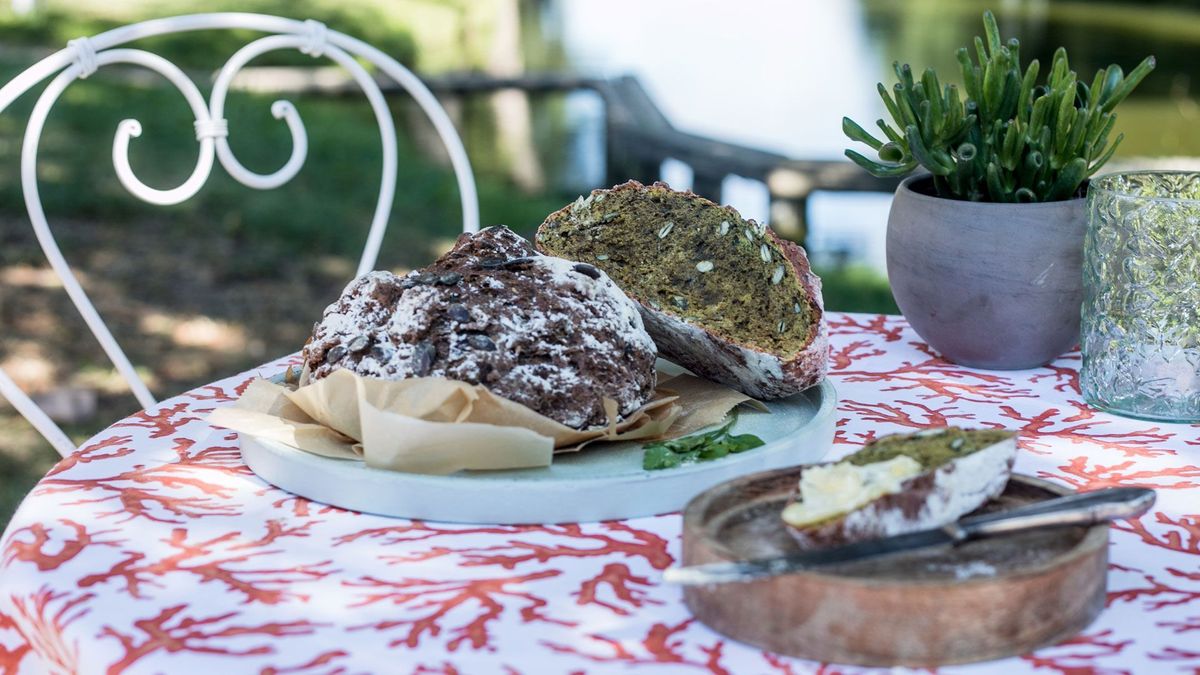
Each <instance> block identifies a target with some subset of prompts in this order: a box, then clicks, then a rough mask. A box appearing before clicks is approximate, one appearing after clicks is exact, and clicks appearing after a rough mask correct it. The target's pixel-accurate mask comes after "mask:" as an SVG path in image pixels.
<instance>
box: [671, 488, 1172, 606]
mask: <svg viewBox="0 0 1200 675" xmlns="http://www.w3.org/2000/svg"><path fill="white" fill-rule="evenodd" d="M1154 498H1155V494H1154V490H1149V489H1146V488H1132V487H1122V488H1107V489H1104V490H1094V491H1091V492H1081V493H1077V494H1073V495H1068V496H1066V497H1058V498H1056V499H1048V500H1046V501H1042V502H1037V503H1034V504H1030V505H1027V506H1022V507H1018V508H1015V509H1010V510H1007V511H1000V512H996V513H988V514H984V515H980V516H972V517H969V518H963V519H962V520H959V521H957V522H955V523H950V524H948V525H946V526H944V527H940V528H935V529H929V530H921V531H919V532H909V533H906V534H899V535H893V536H890V537H883V538H880V539H871V540H868V541H861V542H856V543H853V544H848V545H846V546H838V547H835V548H826V549H820V550H815V551H805V552H803V553H794V554H789V555H783V556H776V557H772V558H762V559H758V560H741V561H734V562H718V563H708V564H704V565H694V566H690V567H673V568H669V569H667V570H665V571H664V572H663V580H664V581H666V582H667V583H672V584H681V585H685V586H688V585H697V584H724V583H740V582H747V581H754V580H756V579H763V578H766V577H774V576H779V575H781V574H790V573H792V572H802V571H806V570H812V569H820V568H822V567H828V566H831V565H836V564H839V563H848V562H856V561H859V560H868V559H872V558H880V557H885V556H890V555H896V554H898V553H904V552H907V551H916V550H921V549H931V548H938V547H950V546H955V545H957V544H960V543H962V542H964V541H969V540H972V539H981V538H984V537H994V536H1001V535H1006V534H1014V533H1017V532H1026V531H1029V530H1035V529H1043V528H1051V527H1072V526H1089V525H1096V524H1099V523H1104V522H1108V521H1110V520H1118V519H1122V518H1136V517H1138V516H1140V515H1142V514H1143V513H1145V512H1146V511H1148V510H1149V509H1150V507H1151V506H1153V505H1154Z"/></svg>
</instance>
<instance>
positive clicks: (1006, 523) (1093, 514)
mask: <svg viewBox="0 0 1200 675" xmlns="http://www.w3.org/2000/svg"><path fill="white" fill-rule="evenodd" d="M1154 498H1155V495H1154V490H1149V489H1146V488H1136V487H1118V488H1106V489H1103V490H1094V491H1091V492H1081V493H1078V494H1073V495H1068V496H1066V497H1058V498H1057V499H1050V500H1047V501H1044V502H1038V503H1036V504H1030V505H1029V506H1022V507H1020V508H1015V509H1011V510H1008V511H1001V512H998V513H989V514H986V515H982V516H974V517H972V518H964V519H962V520H960V521H959V522H958V523H957V525H958V529H959V530H960V531H961V535H960V536H961V538H964V539H975V538H978V537H990V536H994V535H998V534H1008V533H1011V532H1018V531H1022V530H1034V529H1040V528H1044V527H1070V526H1074V525H1082V526H1089V525H1097V524H1099V523H1105V522H1108V521H1111V520H1121V519H1125V518H1137V517H1138V516H1140V515H1142V514H1143V513H1145V512H1146V511H1149V510H1150V507H1151V506H1153V505H1154Z"/></svg>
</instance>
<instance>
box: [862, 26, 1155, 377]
mask: <svg viewBox="0 0 1200 675" xmlns="http://www.w3.org/2000/svg"><path fill="white" fill-rule="evenodd" d="M983 24H984V29H985V33H986V38H979V37H976V38H975V45H974V47H975V48H974V56H975V58H974V59H972V54H971V52H970V51H969V50H968V49H966V48H962V49H960V50H959V51H958V62H959V64H960V65H961V70H962V72H961V76H962V82H963V91H964V93H965V94H966V96H965V99H964V97H963V96H962V95H960V91H959V88H958V87H957V86H955V85H953V84H951V85H947V86H945V87H943V86H942V85H941V84H940V82H939V81H938V76H937V74H936V73H935V72H934V71H933V70H932V69H929V70H926V71H925V73H924V74H923V75H921V77H920V79H916V78H914V76H913V72H912V69H911V68H910V67H909V66H908V65H903V66H902V65H900V64H898V63H897V64H896V65H895V71H896V76H897V78H898V79H899V81H898V82H897V83H896V84H895V86H894V87H893V89H892V91H891V92H889V91H888V90H887V89H886V88H885V87H884V85H883V84H880V85H879V95H880V96H881V97H882V98H883V101H884V104H885V105H886V106H887V110H888V113H889V114H890V115H891V117H892V120H893V123H894V124H895V126H892V125H891V124H888V123H887V122H885V121H884V120H879V121H878V122H877V124H878V126H879V128H880V129H881V130H882V132H883V134H884V136H885V138H884V139H878V138H875V137H874V136H872V135H871V134H870V133H868V132H867V131H866V130H865V129H863V128H862V127H861V126H859V125H858V124H855V123H854V122H853V121H852V120H850V119H849V118H843V120H842V129H843V131H844V132H845V133H846V135H847V136H849V137H850V138H851V139H852V140H855V141H861V142H863V143H866V144H867V145H868V146H870V147H871V148H872V149H873V150H874V151H875V153H876V154H877V156H878V159H871V158H868V157H866V156H864V155H862V154H860V153H858V152H855V151H853V150H847V151H846V155H847V156H848V157H849V158H850V159H851V160H853V161H854V162H855V163H857V164H858V165H860V166H862V167H863V168H864V169H866V170H867V171H869V172H871V173H872V174H874V175H876V176H905V175H908V174H910V173H913V172H914V171H915V170H916V169H917V167H923V168H924V169H925V170H926V172H927V173H925V172H923V173H920V174H918V175H914V176H910V177H909V178H907V179H906V180H904V181H903V182H902V183H901V185H900V187H899V188H898V189H897V191H896V197H895V200H894V201H893V203H892V210H891V215H890V216H889V219H888V232H887V261H888V277H889V279H890V282H891V285H892V293H893V295H895V298H896V304H897V305H898V306H899V307H900V309H901V311H902V312H904V315H905V317H907V318H908V320H909V322H910V323H911V324H912V326H913V328H914V329H915V330H916V331H917V333H918V334H919V335H920V336H921V337H922V338H923V339H924V340H925V341H926V342H928V343H929V344H930V345H931V346H932V347H933V348H934V349H936V350H937V351H938V352H940V353H941V354H942V355H943V356H944V357H946V358H948V359H950V360H952V361H955V362H957V363H960V364H963V365H968V366H974V367H980V368H998V369H1016V368H1029V367H1034V366H1039V365H1042V364H1044V363H1046V362H1048V361H1050V360H1052V359H1054V358H1055V357H1056V356H1058V355H1059V354H1061V353H1062V352H1064V351H1066V350H1067V349H1069V348H1071V347H1072V346H1073V345H1074V344H1076V342H1077V340H1078V337H1079V308H1080V303H1081V300H1082V273H1081V269H1080V266H1081V259H1082V253H1083V239H1084V225H1085V204H1084V199H1083V198H1082V197H1083V192H1084V189H1085V183H1086V181H1087V178H1088V177H1089V176H1091V175H1092V174H1093V173H1095V172H1096V170H1097V169H1099V168H1100V167H1101V166H1102V165H1103V164H1104V163H1105V162H1107V161H1108V159H1109V158H1110V157H1112V154H1113V151H1114V150H1116V147H1117V145H1118V144H1119V143H1120V142H1121V139H1122V136H1120V135H1118V136H1117V137H1116V138H1115V140H1112V142H1111V143H1110V134H1111V132H1112V129H1113V124H1114V122H1115V120H1116V116H1115V114H1114V113H1113V109H1114V107H1116V105H1117V104H1118V103H1120V102H1121V101H1122V100H1123V99H1124V98H1125V97H1126V96H1128V95H1129V93H1130V92H1131V91H1132V90H1133V89H1134V87H1136V86H1137V84H1138V83H1139V82H1141V80H1142V78H1144V77H1145V76H1146V75H1147V74H1148V73H1149V72H1150V71H1151V70H1152V69H1153V68H1154V58H1153V57H1147V58H1146V59H1145V60H1144V61H1142V62H1141V63H1140V64H1139V65H1138V66H1137V67H1136V68H1135V69H1134V70H1133V71H1132V72H1130V73H1129V75H1128V76H1126V75H1125V74H1124V73H1123V71H1122V70H1121V68H1120V66H1117V65H1111V66H1109V67H1107V68H1105V69H1102V70H1101V71H1100V72H1098V73H1096V76H1095V78H1094V79H1093V80H1092V83H1091V86H1088V85H1087V84H1086V83H1084V82H1081V81H1079V80H1078V79H1077V77H1076V75H1075V72H1074V71H1072V70H1071V69H1070V67H1069V65H1068V62H1067V53H1066V51H1065V50H1064V49H1062V48H1059V49H1058V51H1056V52H1055V53H1054V59H1053V62H1052V63H1051V66H1050V71H1049V75H1048V76H1047V77H1046V78H1045V81H1044V82H1039V81H1038V75H1039V64H1038V62H1037V61H1036V60H1033V61H1031V62H1030V63H1029V65H1028V66H1027V67H1026V68H1025V69H1024V70H1022V68H1021V62H1020V45H1019V43H1018V42H1017V40H1015V39H1012V40H1009V41H1008V42H1006V43H1005V42H1001V39H1000V31H999V29H998V27H997V25H996V19H995V17H994V16H993V15H992V13H991V12H985V13H984V15H983Z"/></svg>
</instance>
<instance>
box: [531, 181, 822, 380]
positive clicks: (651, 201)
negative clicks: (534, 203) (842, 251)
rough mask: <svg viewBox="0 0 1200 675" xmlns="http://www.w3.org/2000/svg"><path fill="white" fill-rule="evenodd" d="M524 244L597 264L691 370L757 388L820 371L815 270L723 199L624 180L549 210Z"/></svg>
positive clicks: (665, 352)
mask: <svg viewBox="0 0 1200 675" xmlns="http://www.w3.org/2000/svg"><path fill="white" fill-rule="evenodd" d="M536 244H537V246H538V248H539V249H540V250H541V251H542V252H544V253H546V254H548V255H554V256H559V257H562V258H568V259H571V260H577V261H580V262H586V263H590V264H593V265H596V266H597V267H600V268H601V269H603V270H604V271H605V272H607V273H608V275H609V276H610V277H612V278H613V280H615V281H616V282H617V284H618V285H620V286H621V288H622V289H623V290H624V291H625V292H626V294H628V295H629V296H630V297H631V298H633V299H634V300H636V301H637V302H638V303H639V304H640V305H641V311H642V319H643V321H644V322H645V325H646V330H647V331H648V332H649V333H650V335H651V337H653V338H654V341H655V343H657V345H658V349H659V353H660V354H661V355H662V356H664V357H666V358H668V359H670V360H672V361H674V362H676V363H678V364H679V365H682V366H684V367H686V368H688V369H690V370H691V371H692V372H694V373H696V374H697V375H700V376H702V377H706V378H708V379H710V380H713V381H716V382H720V383H722V384H725V385H728V386H730V387H734V388H736V389H738V390H740V391H742V392H744V393H746V394H748V395H750V396H753V397H755V398H759V399H776V398H783V397H785V396H790V395H792V394H795V393H797V392H800V391H803V390H804V389H807V388H808V387H810V386H812V385H814V384H816V383H817V382H819V381H820V380H821V379H822V378H823V377H824V375H825V370H826V367H827V363H828V329H827V328H826V325H825V320H824V309H823V306H822V302H821V281H820V279H819V278H817V276H816V275H814V274H813V273H812V271H811V269H810V268H809V264H808V257H807V256H806V255H805V252H804V249H802V248H800V247H799V246H797V245H796V244H794V243H792V242H790V241H786V240H784V239H780V238H779V237H778V236H777V235H776V234H775V233H774V232H773V231H771V229H770V228H768V227H767V226H766V225H760V224H758V223H755V222H754V221H753V220H747V219H744V218H742V217H741V216H740V215H739V214H738V213H737V211H735V210H734V209H732V208H731V207H728V206H719V205H717V204H715V203H713V202H711V201H709V200H707V199H704V198H703V197H699V196H697V195H695V194H692V193H691V192H679V191H676V190H672V189H671V188H669V187H668V186H666V185H664V184H662V183H655V184H653V185H649V186H645V185H642V184H641V183H638V182H636V181H630V182H628V183H625V184H623V185H618V186H617V187H614V188H612V189H610V190H595V191H593V192H592V193H591V194H590V195H589V196H588V197H586V198H584V197H580V198H579V199H578V200H577V201H576V202H575V203H573V204H570V205H568V206H566V207H565V208H563V209H561V210H559V211H557V212H555V213H553V214H551V215H550V216H549V217H548V218H547V219H546V222H544V223H543V224H542V226H541V227H540V228H539V229H538V233H537V239H536Z"/></svg>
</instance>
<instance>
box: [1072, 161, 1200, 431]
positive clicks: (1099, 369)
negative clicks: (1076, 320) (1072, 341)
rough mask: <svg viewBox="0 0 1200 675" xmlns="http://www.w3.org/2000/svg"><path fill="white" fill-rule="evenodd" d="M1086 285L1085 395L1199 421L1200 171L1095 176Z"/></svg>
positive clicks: (1143, 412)
mask: <svg viewBox="0 0 1200 675" xmlns="http://www.w3.org/2000/svg"><path fill="white" fill-rule="evenodd" d="M1083 287H1084V290H1083V323H1082V327H1081V335H1082V345H1083V370H1082V374H1081V385H1082V387H1083V396H1084V398H1085V399H1087V402H1088V403H1089V404H1091V405H1093V406H1095V407H1097V408H1100V409H1102V410H1106V411H1108V412H1113V413H1117V414H1120V415H1129V416H1131V417H1140V418H1145V419H1153V420H1162V421H1168V422H1197V421H1200V173H1185V172H1157V171H1152V172H1139V173H1117V174H1109V175H1107V176H1101V177H1099V178H1095V179H1093V180H1092V181H1091V184H1090V186H1089V187H1088V229H1087V237H1086V241H1085V243H1084V260H1083Z"/></svg>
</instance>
